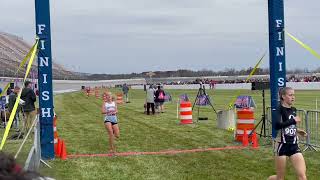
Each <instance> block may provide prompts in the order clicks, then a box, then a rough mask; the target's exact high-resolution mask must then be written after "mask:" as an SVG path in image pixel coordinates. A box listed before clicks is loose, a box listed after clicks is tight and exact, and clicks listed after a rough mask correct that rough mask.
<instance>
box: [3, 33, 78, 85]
mask: <svg viewBox="0 0 320 180" xmlns="http://www.w3.org/2000/svg"><path fill="white" fill-rule="evenodd" d="M31 47H32V46H31V45H29V44H28V43H26V42H25V41H24V40H23V38H21V37H18V36H15V35H12V34H8V33H4V32H0V76H5V77H23V76H24V71H22V72H20V73H18V74H17V75H15V72H16V70H17V67H18V66H19V64H20V62H21V61H22V60H23V58H24V57H25V56H26V54H27V53H28V52H29V50H30V49H31ZM32 69H34V70H35V71H37V61H34V62H33V65H32ZM52 69H53V72H52V75H53V79H70V80H71V79H72V80H73V79H84V77H83V76H81V75H80V74H79V73H75V72H72V71H69V70H67V69H66V68H64V67H63V66H62V65H60V64H57V63H55V62H54V60H53V62H52ZM36 74H37V73H36Z"/></svg>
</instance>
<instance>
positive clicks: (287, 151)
mask: <svg viewBox="0 0 320 180" xmlns="http://www.w3.org/2000/svg"><path fill="white" fill-rule="evenodd" d="M296 153H301V150H300V148H299V146H298V144H288V143H281V142H274V154H275V155H276V156H288V157H290V156H292V155H294V154H296Z"/></svg>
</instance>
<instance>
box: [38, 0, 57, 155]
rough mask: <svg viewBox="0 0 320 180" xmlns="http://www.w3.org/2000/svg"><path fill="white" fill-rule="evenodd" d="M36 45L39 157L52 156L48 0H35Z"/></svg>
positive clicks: (50, 57)
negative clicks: (37, 40)
mask: <svg viewBox="0 0 320 180" xmlns="http://www.w3.org/2000/svg"><path fill="white" fill-rule="evenodd" d="M35 11H36V33H37V36H38V37H39V39H40V40H39V47H38V50H39V52H38V84H39V109H40V141H41V157H42V158H43V159H53V158H54V143H53V96H52V56H51V34H50V5H49V0H35Z"/></svg>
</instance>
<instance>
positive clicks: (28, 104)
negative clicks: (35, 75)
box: [21, 81, 37, 133]
mask: <svg viewBox="0 0 320 180" xmlns="http://www.w3.org/2000/svg"><path fill="white" fill-rule="evenodd" d="M31 87H32V84H31V82H30V81H26V82H25V83H24V88H23V90H22V92H21V99H22V100H23V101H24V105H23V106H22V110H23V112H24V113H25V117H26V119H25V125H24V132H25V133H27V132H28V131H29V129H30V127H31V124H32V121H33V120H34V118H35V116H36V111H35V110H36V108H35V105H34V103H35V102H36V100H37V99H36V94H35V93H34V91H33V90H32V89H31Z"/></svg>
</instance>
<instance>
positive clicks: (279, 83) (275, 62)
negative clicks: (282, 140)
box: [268, 0, 286, 138]
mask: <svg viewBox="0 0 320 180" xmlns="http://www.w3.org/2000/svg"><path fill="white" fill-rule="evenodd" d="M268 10H269V56H270V91H271V109H272V137H273V138H275V137H276V136H277V132H276V130H275V129H274V122H275V120H276V118H277V111H276V109H277V106H278V104H279V101H278V92H279V88H280V87H285V86H286V64H285V41H284V5H283V0H269V1H268Z"/></svg>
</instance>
